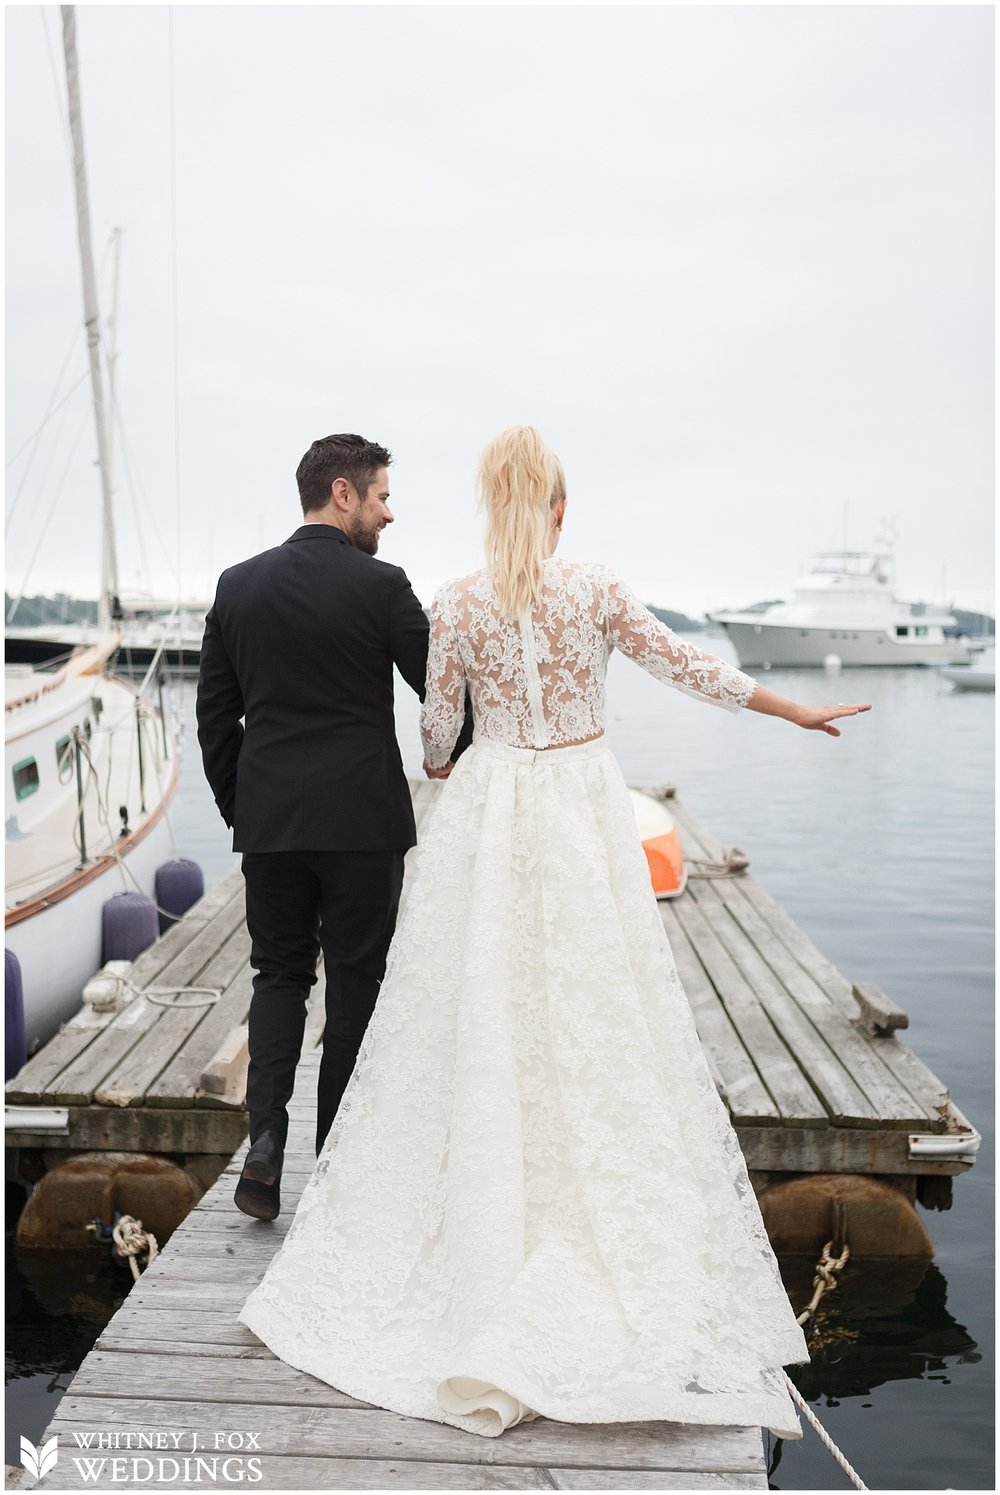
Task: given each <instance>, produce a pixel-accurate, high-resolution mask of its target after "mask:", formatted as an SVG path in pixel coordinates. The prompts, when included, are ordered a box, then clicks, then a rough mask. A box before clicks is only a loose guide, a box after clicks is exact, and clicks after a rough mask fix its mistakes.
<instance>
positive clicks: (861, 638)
mask: <svg viewBox="0 0 1000 1495" xmlns="http://www.w3.org/2000/svg"><path fill="white" fill-rule="evenodd" d="M708 616H709V618H710V620H711V621H712V622H713V623H719V624H721V625H722V627H723V628H724V629H725V631H726V633H727V634H728V636H729V638H730V639H731V640H732V643H733V647H734V648H735V650H736V654H737V657H738V659H739V664H740V668H741V669H744V670H745V669H751V668H754V667H757V668H760V667H766V666H772V667H777V666H782V665H807V666H812V667H816V666H822V665H823V664H824V663H825V662H826V660H827V658H828V657H829V656H830V655H831V654H832V655H836V656H837V659H838V660H839V661H840V663H841V664H842V665H914V664H921V665H935V664H964V663H967V662H968V660H969V658H970V653H969V647H968V643H967V642H966V640H965V639H963V638H953V637H949V636H948V635H947V634H946V633H945V629H946V628H953V627H955V618H954V617H953V616H952V614H951V613H949V612H946V611H944V610H941V611H937V610H934V609H931V608H927V607H925V606H924V605H923V604H921V603H909V602H902V601H900V599H899V598H898V597H897V596H896V595H895V584H894V578H893V575H892V556H891V555H890V554H889V553H888V552H885V551H883V552H875V551H860V550H832V551H822V552H820V553H819V554H818V555H816V556H815V557H814V558H813V561H812V564H811V565H810V568H809V570H808V571H807V572H806V573H805V575H803V576H801V577H799V579H798V580H797V581H796V582H795V588H794V594H793V596H792V598H791V600H790V601H788V602H775V603H772V604H771V605H770V606H769V607H766V608H764V609H763V610H762V611H761V612H715V613H709V614H708Z"/></svg>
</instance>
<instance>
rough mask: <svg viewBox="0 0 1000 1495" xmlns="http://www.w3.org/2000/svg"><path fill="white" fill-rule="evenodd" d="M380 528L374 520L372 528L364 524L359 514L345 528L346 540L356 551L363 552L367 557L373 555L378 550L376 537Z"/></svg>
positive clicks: (370, 525)
mask: <svg viewBox="0 0 1000 1495" xmlns="http://www.w3.org/2000/svg"><path fill="white" fill-rule="evenodd" d="M380 533H381V528H380V526H379V524H378V521H377V520H376V521H375V523H374V526H373V525H372V524H371V523H369V524H365V522H364V520H363V519H362V518H361V515H360V514H357V515H355V517H354V518H353V520H352V521H351V523H350V524H349V525H348V526H347V527H346V534H347V538H348V539H349V540H350V542H351V544H352V545H353V546H354V547H355V548H356V549H357V550H363V551H364V552H365V553H366V554H367V555H374V554H375V553H376V551H377V550H378V537H379V535H380Z"/></svg>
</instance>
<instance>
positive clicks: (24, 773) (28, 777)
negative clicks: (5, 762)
mask: <svg viewBox="0 0 1000 1495" xmlns="http://www.w3.org/2000/svg"><path fill="white" fill-rule="evenodd" d="M12 773H13V775H14V795H15V797H16V798H17V799H19V800H21V799H27V798H28V795H29V794H34V793H35V790H36V789H37V788H38V764H37V763H36V762H35V760H34V758H22V759H21V761H20V763H15V764H14V767H13V769H12Z"/></svg>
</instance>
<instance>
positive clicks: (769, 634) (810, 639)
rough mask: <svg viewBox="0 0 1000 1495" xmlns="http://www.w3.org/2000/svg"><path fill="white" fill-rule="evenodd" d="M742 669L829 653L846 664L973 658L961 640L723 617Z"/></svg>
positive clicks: (812, 660)
mask: <svg viewBox="0 0 1000 1495" xmlns="http://www.w3.org/2000/svg"><path fill="white" fill-rule="evenodd" d="M717 621H719V622H720V623H721V625H722V627H723V628H724V629H725V630H726V633H727V635H728V637H729V638H730V640H731V641H732V645H733V648H734V649H735V650H736V655H737V658H738V660H739V666H740V669H741V670H746V669H751V668H754V667H756V668H758V669H761V668H765V667H767V666H770V667H771V668H772V669H776V668H781V667H783V666H786V665H790V666H804V667H808V668H811V669H816V668H820V667H822V665H823V662H824V660H825V659H826V657H827V655H829V654H836V655H837V657H838V659H839V660H840V662H841V664H842V665H845V666H851V667H856V666H864V667H870V666H872V665H875V666H878V665H892V666H899V665H935V664H958V663H961V662H962V661H963V660H966V659H968V658H969V651H968V649H967V647H966V646H965V644H964V643H963V642H962V641H961V640H959V639H951V638H945V639H942V640H940V641H935V640H933V639H931V640H925V639H896V638H893V637H892V636H891V635H890V634H889V633H887V632H886V630H885V629H884V628H867V629H866V628H821V627H820V628H817V627H806V628H803V627H802V626H800V625H797V624H779V623H767V622H734V621H731V620H727V619H725V618H720V619H718V620H717Z"/></svg>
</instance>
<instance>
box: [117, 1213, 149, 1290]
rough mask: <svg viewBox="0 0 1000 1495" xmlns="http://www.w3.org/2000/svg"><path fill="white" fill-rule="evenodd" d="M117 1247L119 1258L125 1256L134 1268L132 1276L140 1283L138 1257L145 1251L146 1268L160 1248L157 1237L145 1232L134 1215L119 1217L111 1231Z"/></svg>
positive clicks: (147, 1231) (140, 1222)
mask: <svg viewBox="0 0 1000 1495" xmlns="http://www.w3.org/2000/svg"><path fill="white" fill-rule="evenodd" d="M111 1235H112V1238H113V1239H114V1243H115V1245H116V1246H117V1247H118V1254H119V1256H124V1257H126V1258H127V1260H128V1264H129V1266H130V1267H131V1268H132V1276H133V1277H134V1278H135V1280H136V1282H138V1281H139V1264H138V1262H137V1261H136V1257H137V1256H138V1255H139V1253H140V1251H145V1252H146V1253H147V1256H146V1266H147V1267H148V1266H149V1263H150V1262H151V1261H154V1260H155V1259H156V1257H157V1256H158V1255H159V1252H160V1248H159V1246H158V1245H157V1244H156V1236H155V1235H154V1234H153V1232H152V1231H151V1230H143V1228H142V1221H141V1220H137V1219H136V1218H135V1216H134V1215H119V1217H118V1219H117V1220H116V1221H115V1223H114V1227H113V1229H112V1231H111Z"/></svg>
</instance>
